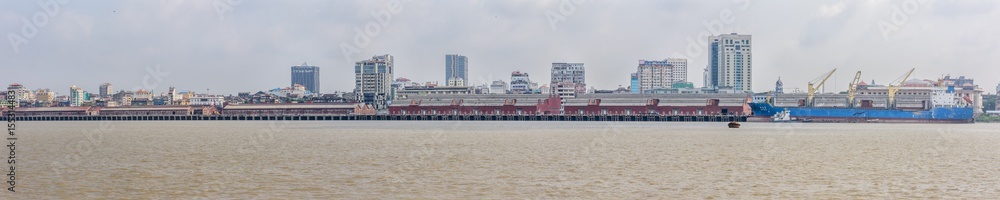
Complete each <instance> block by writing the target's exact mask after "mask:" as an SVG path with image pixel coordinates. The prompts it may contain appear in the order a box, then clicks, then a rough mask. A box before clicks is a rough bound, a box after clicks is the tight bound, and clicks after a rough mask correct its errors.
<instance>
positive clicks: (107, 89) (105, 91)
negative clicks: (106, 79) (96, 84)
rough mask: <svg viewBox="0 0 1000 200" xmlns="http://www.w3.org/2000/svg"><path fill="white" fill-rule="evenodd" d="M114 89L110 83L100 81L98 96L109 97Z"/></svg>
mask: <svg viewBox="0 0 1000 200" xmlns="http://www.w3.org/2000/svg"><path fill="white" fill-rule="evenodd" d="M114 91H115V89H114V88H113V87H112V86H111V83H101V89H100V91H98V93H100V94H99V95H100V98H110V97H111V95H112V93H114Z"/></svg>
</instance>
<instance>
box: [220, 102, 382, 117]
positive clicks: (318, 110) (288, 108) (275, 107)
mask: <svg viewBox="0 0 1000 200" xmlns="http://www.w3.org/2000/svg"><path fill="white" fill-rule="evenodd" d="M369 106H370V105H369ZM356 107H357V104H354V103H334V104H318V103H301V104H240V105H228V106H226V107H225V108H223V109H222V114H223V115H244V116H273V115H345V114H351V113H353V112H354V110H355V108H356ZM372 109H374V108H372Z"/></svg>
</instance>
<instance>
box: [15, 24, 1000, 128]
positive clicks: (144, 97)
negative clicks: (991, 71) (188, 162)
mask: <svg viewBox="0 0 1000 200" xmlns="http://www.w3.org/2000/svg"><path fill="white" fill-rule="evenodd" d="M706 42H707V44H708V49H707V50H708V56H707V57H708V60H707V61H708V62H707V65H706V66H705V69H704V70H703V73H704V83H703V86H702V87H697V88H696V87H695V86H694V84H693V83H691V82H690V81H689V79H688V65H689V61H688V60H687V59H684V58H658V59H652V60H645V59H643V60H638V63H637V64H636V65H634V67H635V71H634V72H633V73H630V74H629V82H628V84H627V85H619V86H618V88H609V89H597V88H594V87H590V89H588V88H587V71H586V67H585V65H584V63H580V62H553V63H551V68H550V69H551V71H550V73H549V74H548V75H549V77H548V78H549V81H548V82H545V81H538V80H539V79H541V80H545V77H538V74H534V75H535V76H534V77H532V76H530V75H529V74H528V73H527V72H524V71H521V70H514V71H512V72H511V73H510V79H498V80H486V81H487V82H479V83H473V82H471V80H470V79H469V58H468V57H467V56H465V55H460V54H447V55H445V57H444V58H445V60H444V62H443V64H444V80H433V81H426V82H416V81H412V80H410V79H407V78H403V77H396V74H395V73H394V71H395V58H394V57H393V56H392V55H389V54H384V55H376V56H373V57H371V58H369V59H365V60H360V61H356V62H355V63H354V75H355V78H354V89H353V90H351V91H348V92H334V93H330V94H324V93H323V92H322V90H321V84H320V83H321V80H322V78H321V76H320V67H317V66H313V65H309V64H307V63H305V62H303V63H302V64H301V65H294V66H291V67H290V72H291V73H290V84H289V85H287V86H281V87H276V88H273V89H268V90H264V91H258V92H255V93H254V92H240V93H238V95H236V96H233V95H228V96H223V95H212V94H209V93H208V92H207V91H206V92H205V93H196V92H193V91H182V90H178V89H176V88H174V87H170V88H169V89H168V90H167V91H151V90H144V89H139V90H135V91H128V90H118V91H116V90H115V87H114V86H113V85H112V84H111V83H102V84H100V85H99V86H98V92H97V93H93V94H92V93H90V92H88V91H86V90H85V89H83V88H82V87H77V86H76V85H73V86H70V87H69V90H68V91H65V90H60V91H65V92H67V93H61V92H57V91H54V90H50V89H47V88H44V89H36V90H31V89H28V88H26V87H25V86H23V85H21V84H17V83H14V84H10V85H9V86H8V87H7V91H13V95H14V98H13V99H15V100H16V101H17V102H18V105H17V106H20V107H87V106H90V107H99V108H100V107H103V108H118V107H121V108H128V107H147V106H195V107H221V106H226V105H240V104H277V105H284V104H297V103H328V104H350V105H355V106H354V107H351V106H340V107H338V109H359V110H362V111H363V112H364V113H375V111H378V113H385V112H388V110H389V109H390V108H393V106H397V107H398V109H396V110H394V112H402V113H406V112H420V113H426V112H431V113H435V112H440V111H435V109H437V108H436V107H435V108H430V109H431V110H429V111H427V110H420V111H417V110H415V108H403V107H404V106H406V105H403V104H420V105H427V104H428V102H427V101H431V99H428V97H435V98H437V97H449V96H450V97H454V98H452V99H453V100H454V101H457V103H455V104H456V105H457V104H462V103H461V102H462V100H461V99H462V98H460V97H462V96H475V98H474V99H480V100H483V101H485V100H490V101H493V100H497V99H495V98H499V97H503V96H504V95H515V96H516V95H536V96H532V98H531V99H530V101H532V102H522V103H528V104H525V106H527V107H517V106H514V107H510V108H507V107H503V108H500V107H498V108H492V107H490V108H489V109H500V110H493V111H492V112H500V113H511V112H514V113H521V112H522V111H519V110H518V109H525V110H524V111H523V112H525V113H536V112H543V111H541V110H546V111H544V112H551V110H548V109H550V108H548V107H546V106H548V105H547V104H545V103H542V102H544V101H546V100H547V99H548V98H549V97H555V98H559V99H561V100H562V101H563V102H576V101H585V100H579V99H577V98H591V97H594V96H592V94H599V95H612V96H613V95H625V94H629V95H633V97H640V96H642V95H659V94H682V95H684V94H688V95H694V94H718V93H723V94H733V95H737V96H738V94H746V93H752V92H751V91H752V88H753V87H752V86H753V84H752V82H753V64H752V63H753V53H752V49H753V42H752V37H751V35H746V34H737V33H730V34H721V35H714V36H710V37H708V39H707V41H706ZM543 76H544V74H543ZM532 78H534V79H532ZM440 81H443V82H440ZM539 82H541V83H539ZM900 84H901V85H902V86H901V89H900V90H899V92H898V93H899V95H901V96H903V98H901V100H900V102H899V103H900V105H902V107H914V108H916V107H921V106H927V104H928V103H926V102H922V101H924V99H926V98H924V97H922V96H921V95H924V96H926V95H927V94H929V93H932V92H934V91H938V90H941V88H948V90H949V91H951V92H954V94H956V96H957V97H956V99H955V101H956V102H958V104H960V105H965V106H970V107H974V108H976V112H977V114H979V113H981V112H982V109H983V108H984V103H983V101H984V100H983V97H984V95H983V89H982V88H980V87H979V86H978V85H976V84H975V82H974V80H973V79H971V78H966V77H964V76H959V77H958V78H952V77H951V76H945V77H943V78H940V79H938V80H921V79H912V80H905V81H904V82H902V83H900ZM852 85H853V84H852ZM856 87H857V88H856V94H857V95H860V96H859V97H858V99H859V101H869V102H867V103H869V104H872V105H869V106H875V107H877V106H879V104H880V102H881V101H882V100H881V99H879V98H883V97H882V96H885V95H886V93H888V91H889V87H888V86H887V85H879V84H875V82H874V80H872V81H871V82H870V83H865V82H864V81H861V83H860V84H857V86H856ZM791 89H792V90H791V91H790V92H788V93H789V95H792V96H794V95H798V94H799V93H802V92H801V91H800V90H799V89H798V88H794V87H793V88H791ZM996 92H997V93H998V94H1000V84H998V85H997V87H996ZM772 93H773V94H772ZM785 93H786V91H785V86H784V84H783V83H782V81H781V78H780V77H779V78H778V80H777V81H775V85H774V90H773V91H771V92H768V93H767V94H768V95H762V94H754V95H753V96H752V97H751V98H752V99H753V100H754V101H764V100H765V97H771V96H774V95H779V94H781V95H784V94H785ZM841 94H845V93H843V92H841ZM6 95H7V93H6V92H5V93H3V94H0V97H4V98H5V97H6ZM483 95H486V96H483ZM490 95H492V96H490ZM537 95H541V96H537ZM635 95H638V96H635ZM515 96H509V97H515ZM612 96H601V98H602V99H603V100H604V101H605V103H611V102H613V101H618V100H620V99H616V98H612ZM626 96H627V95H626ZM786 96H787V95H786ZM909 96H917V97H909ZM450 97H449V98H450ZM574 99H576V100H574ZM414 100H420V101H423V103H421V102H419V101H416V102H415V101H414ZM522 100H529V99H522ZM633 100H634V99H632V100H629V101H633ZM768 100H770V99H768ZM511 101H516V100H513V99H511ZM772 101H773V100H772ZM795 101H798V100H795ZM822 101H823V99H820V103H824V104H829V105H833V106H837V105H839V104H838V103H846V102H832V103H831V102H822ZM926 101H934V100H931V99H927V100H926ZM990 101H993V100H990ZM394 102H395V103H394ZM498 102H499V100H498ZM5 103H6V102H5ZM398 103H402V104H398ZM511 103H512V102H507V103H496V104H497V105H499V106H501V107H502V106H504V105H505V104H511ZM577 103H579V102H577ZM784 103H787V104H796V103H800V102H791V100H790V102H784ZM394 104H397V105H394ZM529 104H530V105H529ZM590 104H595V105H597V104H601V103H600V100H598V101H597V102H590ZM778 104H781V102H778ZM991 104H992V103H991ZM996 104H1000V100H997V102H996ZM511 105H513V104H511ZM609 105H610V104H609ZM451 106H454V105H451ZM531 106H535V107H531ZM539 106H541V107H545V108H541V107H539ZM250 107H253V106H249V107H248V108H250ZM445 107H447V106H445ZM445 107H441V109H444V108H445ZM536 107H537V108H536ZM993 107H996V106H993ZM234 108H238V107H234ZM253 108H257V107H253ZM479 108H480V107H468V108H465V107H462V108H461V109H467V110H461V109H460V110H459V112H462V113H480V112H485V113H489V112H491V111H481V110H478V109H479ZM482 108H483V109H486V107H482ZM580 108H581V109H584V110H585V111H579V110H577V111H574V112H582V113H591V114H592V113H594V112H597V111H594V110H588V109H591V108H585V107H580ZM268 109H270V108H268ZM574 109H576V107H574ZM633 109H640V108H639V107H634V108H627V109H625V108H623V109H622V110H617V111H612V112H624V113H632V112H637V113H643V112H652V111H650V110H646V111H640V110H633ZM657 109H659V108H657ZM671 109H673V108H671ZM138 110H142V109H138ZM234 110H239V109H234ZM263 110H267V109H263ZM654 110H655V109H654ZM112 111H115V110H114V109H111V110H107V113H115V112H112ZM119 111H121V112H135V111H136V110H130V109H119ZM216 111H218V110H216ZM258 111H261V110H259V109H257V110H255V109H249V110H244V111H239V112H241V113H255V114H256V113H258ZM684 111H685V110H684V109H681V110H680V111H673V112H684ZM727 111H731V110H729V109H728V108H727V110H726V111H723V110H719V111H718V112H721V113H728V112H727ZM164 112H166V111H164ZM170 112H177V113H184V112H189V110H183V109H177V110H171V111H170ZM234 112H236V111H234ZM261 112H263V111H261ZM296 112H299V111H296ZM302 112H305V113H309V112H326V111H302ZM338 112H340V111H338ZM601 112H604V111H601ZM656 112H664V111H663V110H656ZM695 113H697V110H695Z"/></svg>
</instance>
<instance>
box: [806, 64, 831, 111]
mask: <svg viewBox="0 0 1000 200" xmlns="http://www.w3.org/2000/svg"><path fill="white" fill-rule="evenodd" d="M834 72H837V69H833V71H830V73H826V75H825V76H820V77H817V78H816V79H813V80H812V81H809V97H807V98H806V102H807V103H808V106H809V107H812V106H813V105H814V103H815V102H813V99H814V98H815V97H816V91H817V90H819V88H820V87H823V84H824V83H826V80H827V79H830V76H833V73H834ZM820 79H822V80H820ZM816 81H819V83H816Z"/></svg>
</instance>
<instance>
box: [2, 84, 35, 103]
mask: <svg viewBox="0 0 1000 200" xmlns="http://www.w3.org/2000/svg"><path fill="white" fill-rule="evenodd" d="M7 91H14V101H17V102H21V101H31V100H34V98H35V95H34V93H33V92H32V91H31V90H29V89H26V88H25V87H24V85H21V84H17V83H14V84H10V85H9V86H7ZM4 101H6V99H4Z"/></svg>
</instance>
